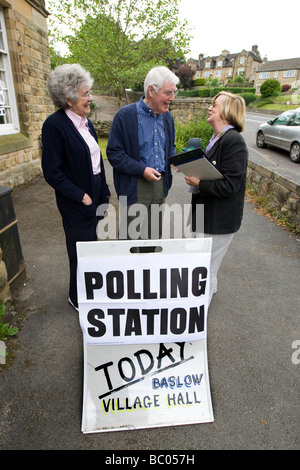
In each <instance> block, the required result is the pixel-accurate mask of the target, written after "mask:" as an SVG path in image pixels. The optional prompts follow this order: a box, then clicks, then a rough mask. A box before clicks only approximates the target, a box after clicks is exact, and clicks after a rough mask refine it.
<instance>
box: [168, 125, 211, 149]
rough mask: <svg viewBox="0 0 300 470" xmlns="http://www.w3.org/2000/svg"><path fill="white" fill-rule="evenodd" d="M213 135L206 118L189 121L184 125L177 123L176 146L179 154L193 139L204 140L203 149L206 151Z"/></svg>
mask: <svg viewBox="0 0 300 470" xmlns="http://www.w3.org/2000/svg"><path fill="white" fill-rule="evenodd" d="M212 134H213V130H212V128H211V126H210V125H209V124H208V123H207V122H206V117H204V116H201V117H200V118H199V119H198V120H195V121H189V122H186V123H184V124H181V123H180V122H178V121H176V123H175V145H176V150H177V152H178V153H180V152H181V151H182V149H183V148H186V147H187V143H188V141H189V139H190V138H192V137H200V138H201V139H202V147H203V149H205V148H206V147H207V144H208V142H209V141H210V138H211V136H212Z"/></svg>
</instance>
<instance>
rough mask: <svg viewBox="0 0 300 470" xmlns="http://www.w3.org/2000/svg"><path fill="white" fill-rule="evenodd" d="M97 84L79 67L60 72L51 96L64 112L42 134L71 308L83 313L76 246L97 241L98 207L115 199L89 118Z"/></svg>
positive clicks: (62, 68) (51, 84) (51, 79)
mask: <svg viewBox="0 0 300 470" xmlns="http://www.w3.org/2000/svg"><path fill="white" fill-rule="evenodd" d="M92 84H93V79H92V78H91V76H90V74H89V72H87V71H86V70H85V69H83V68H82V67H81V66H80V65H79V64H65V65H60V66H58V67H56V69H55V70H54V71H53V72H51V74H50V77H49V80H48V91H49V95H50V97H51V99H52V101H53V103H54V105H55V106H56V107H57V108H59V109H58V110H57V111H56V112H55V113H53V114H52V115H51V116H49V117H48V118H47V119H46V121H45V122H44V124H43V129H42V146H43V149H42V168H43V172H44V177H45V180H46V181H47V182H48V183H49V184H50V185H51V186H52V187H53V188H54V189H55V194H56V202H57V206H58V209H59V211H60V214H61V216H62V222H63V227H64V231H65V235H66V245H67V251H68V257H69V264H70V286H69V303H70V304H71V305H72V306H73V307H74V308H75V309H76V310H78V298H77V283H76V271H77V253H76V242H77V241H94V240H97V234H96V228H97V222H98V218H97V215H96V211H97V207H98V206H99V205H101V204H106V203H108V198H109V196H110V192H109V188H108V186H107V183H106V178H105V170H104V166H103V161H102V158H101V152H100V148H99V145H98V140H97V135H96V132H95V129H94V127H93V125H92V122H91V121H90V120H89V119H87V115H88V114H89V113H90V103H91V101H92V95H91V86H92Z"/></svg>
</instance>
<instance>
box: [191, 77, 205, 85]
mask: <svg viewBox="0 0 300 470" xmlns="http://www.w3.org/2000/svg"><path fill="white" fill-rule="evenodd" d="M205 82H206V80H205V78H195V80H193V86H204V85H205Z"/></svg>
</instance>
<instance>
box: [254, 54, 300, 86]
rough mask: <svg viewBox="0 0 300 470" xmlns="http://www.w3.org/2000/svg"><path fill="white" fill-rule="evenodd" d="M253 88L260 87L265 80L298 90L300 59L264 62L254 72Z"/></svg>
mask: <svg viewBox="0 0 300 470" xmlns="http://www.w3.org/2000/svg"><path fill="white" fill-rule="evenodd" d="M255 75H256V77H255V88H256V92H257V93H259V92H260V87H261V85H262V84H263V83H264V81H265V80H268V79H275V80H278V81H279V83H280V84H281V85H289V86H290V87H291V88H292V89H297V88H300V57H298V58H295V59H283V60H270V61H265V62H264V63H263V64H261V65H260V67H259V68H258V69H257V71H256V74H255Z"/></svg>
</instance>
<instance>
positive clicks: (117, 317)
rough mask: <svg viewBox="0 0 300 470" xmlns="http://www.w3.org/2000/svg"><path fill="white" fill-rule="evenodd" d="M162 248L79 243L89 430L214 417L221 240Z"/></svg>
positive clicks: (172, 243)
mask: <svg viewBox="0 0 300 470" xmlns="http://www.w3.org/2000/svg"><path fill="white" fill-rule="evenodd" d="M150 244H151V245H153V241H152V242H149V241H148V242H147V241H140V242H135V246H138V245H140V246H145V245H146V246H147V245H148V246H149V245H150ZM155 244H156V246H159V248H160V251H159V252H155V253H147V254H146V253H131V251H130V249H131V247H132V242H131V241H130V242H128V241H116V242H108V241H104V242H87V243H84V242H82V243H78V244H77V253H78V276H77V279H78V302H79V317H80V325H81V328H82V332H83V340H84V400H83V420H82V431H83V432H84V433H89V432H103V431H114V430H121V429H138V428H145V427H155V426H169V425H174V424H192V423H200V422H210V421H213V412H212V406H211V398H210V390H209V380H208V369H207V357H206V318H207V307H208V298H209V270H210V254H211V239H204V238H203V239H202V238H196V239H188V240H186V239H183V240H163V241H158V242H155Z"/></svg>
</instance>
